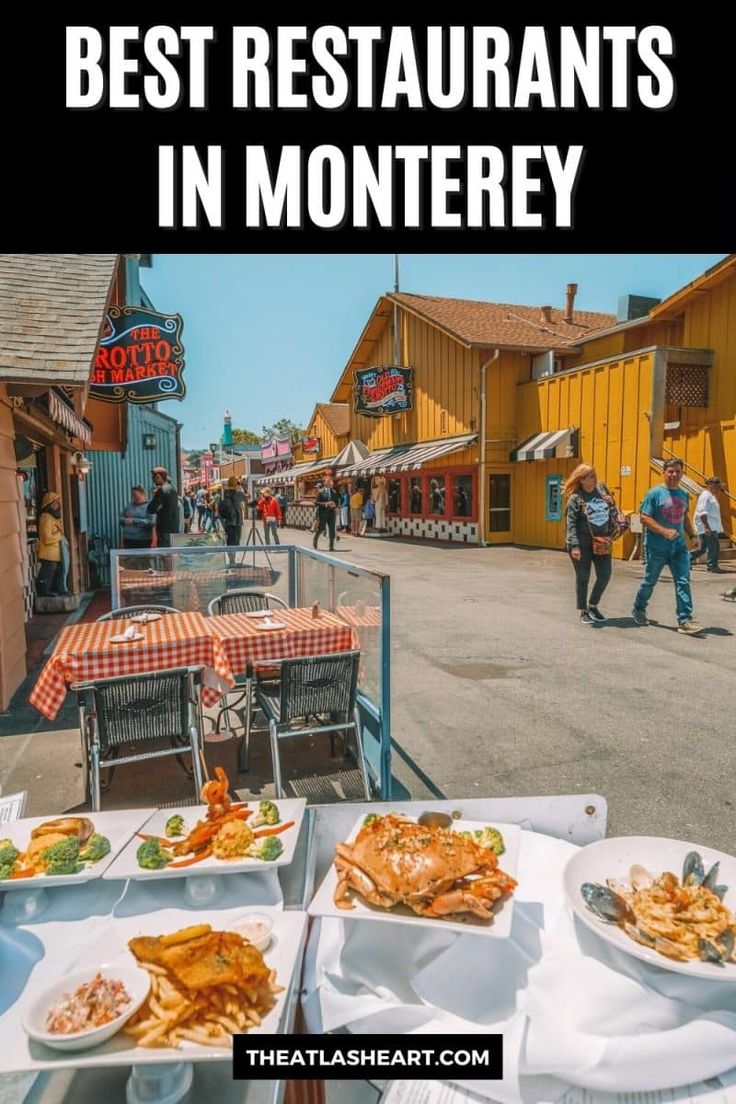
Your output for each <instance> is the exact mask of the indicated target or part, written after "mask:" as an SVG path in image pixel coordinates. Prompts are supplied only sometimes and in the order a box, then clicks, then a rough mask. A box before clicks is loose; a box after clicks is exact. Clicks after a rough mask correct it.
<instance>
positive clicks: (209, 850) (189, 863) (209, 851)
mask: <svg viewBox="0 0 736 1104" xmlns="http://www.w3.org/2000/svg"><path fill="white" fill-rule="evenodd" d="M211 854H212V848H211V847H206V848H205V849H204V851H200V852H199V854H198V855H195V856H194V857H193V858H191V859H183V860H182V861H181V862H173V863H169V864H168V869H169V870H179V869H180V868H181V867H182V866H192V865H193V864H194V863H198V862H200V861H201V860H202V859H208V858H209V857H210V855H211Z"/></svg>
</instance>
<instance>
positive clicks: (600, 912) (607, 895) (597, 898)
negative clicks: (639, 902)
mask: <svg viewBox="0 0 736 1104" xmlns="http://www.w3.org/2000/svg"><path fill="white" fill-rule="evenodd" d="M580 893H581V895H582V898H583V900H584V901H585V903H586V905H587V906H588V908H589V909H590V911H591V912H594V913H595V915H596V916H599V917H600V918H601V920H607V921H609V922H611V923H619V922H620V921H621V920H629V921H630V922H631V923H635V922H636V917H635V916H634V913H633V912H632V911H631V909H630V908H629V906H628V904H627V903H626V901H625V900H624V898H623V897H622V896H621V895H620V894H618V893H614V891H613V890H612V889H609V887H608V886H604V885H598V884H597V883H596V882H585V883H584V884H583V885H581V887H580Z"/></svg>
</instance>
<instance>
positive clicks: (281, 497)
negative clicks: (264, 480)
mask: <svg viewBox="0 0 736 1104" xmlns="http://www.w3.org/2000/svg"><path fill="white" fill-rule="evenodd" d="M276 501H277V502H278V504H279V509H280V510H281V528H282V529H285V528H286V509H287V507H288V505H289V500H288V498H287V497H286V492H285V491H284V488H283V487H282V488H281V490H280V491H279V493H278V494H277V495H276Z"/></svg>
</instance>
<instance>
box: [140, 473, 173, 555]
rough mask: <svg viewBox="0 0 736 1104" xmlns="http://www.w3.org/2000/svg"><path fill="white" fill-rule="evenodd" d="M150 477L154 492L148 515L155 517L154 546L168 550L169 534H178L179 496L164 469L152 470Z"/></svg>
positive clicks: (169, 545)
mask: <svg viewBox="0 0 736 1104" xmlns="http://www.w3.org/2000/svg"><path fill="white" fill-rule="evenodd" d="M151 475H152V476H153V482H154V483H155V484H156V490H155V491H154V494H153V498H152V499H151V501H150V502H149V503H148V513H149V514H155V516H156V544H157V545H158V547H159V548H170V547H171V534H172V533H178V532H179V528H180V522H179V495H178V494H177V493H176V488H175V487H174V486H173V485H172V483H171V480H170V479H169V473H168V472H167V470H166V468H152V469H151Z"/></svg>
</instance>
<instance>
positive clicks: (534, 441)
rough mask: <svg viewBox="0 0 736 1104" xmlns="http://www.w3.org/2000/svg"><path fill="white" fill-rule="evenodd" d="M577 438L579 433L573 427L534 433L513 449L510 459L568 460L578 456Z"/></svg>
mask: <svg viewBox="0 0 736 1104" xmlns="http://www.w3.org/2000/svg"><path fill="white" fill-rule="evenodd" d="M578 436H579V432H578V430H577V429H575V428H574V427H573V426H568V428H567V429H553V430H547V431H546V432H545V433H535V434H534V436H533V437H528V438H527V439H526V441H522V443H521V444H520V445H519V447H518V448H515V449H514V451H513V452H512V453H511V459H512V460H570V459H572V457H574V456H577V455H578Z"/></svg>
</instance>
